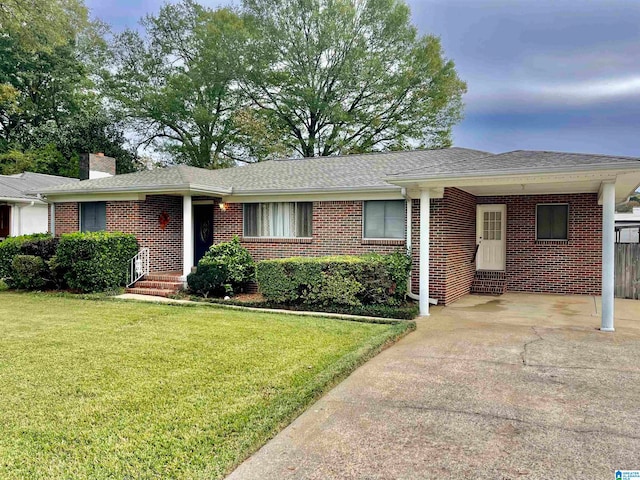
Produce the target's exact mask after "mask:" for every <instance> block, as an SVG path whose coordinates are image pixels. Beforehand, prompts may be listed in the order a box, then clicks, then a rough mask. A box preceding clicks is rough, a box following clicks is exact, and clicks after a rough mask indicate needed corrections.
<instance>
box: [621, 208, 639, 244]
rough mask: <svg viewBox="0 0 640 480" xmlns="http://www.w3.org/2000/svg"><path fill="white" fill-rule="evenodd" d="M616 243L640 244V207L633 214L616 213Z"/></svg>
mask: <svg viewBox="0 0 640 480" xmlns="http://www.w3.org/2000/svg"><path fill="white" fill-rule="evenodd" d="M616 242H617V243H640V207H633V211H632V212H628V213H616Z"/></svg>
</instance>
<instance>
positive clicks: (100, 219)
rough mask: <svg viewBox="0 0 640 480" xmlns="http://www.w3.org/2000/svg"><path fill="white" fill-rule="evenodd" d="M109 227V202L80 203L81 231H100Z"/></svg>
mask: <svg viewBox="0 0 640 480" xmlns="http://www.w3.org/2000/svg"><path fill="white" fill-rule="evenodd" d="M106 229H107V204H106V203H105V202H86V203H81V204H80V231H82V232H100V231H102V230H106Z"/></svg>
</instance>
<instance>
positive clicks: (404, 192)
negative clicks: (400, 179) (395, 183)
mask: <svg viewBox="0 0 640 480" xmlns="http://www.w3.org/2000/svg"><path fill="white" fill-rule="evenodd" d="M402 196H403V198H404V200H405V203H406V205H407V221H406V225H407V254H408V255H409V256H411V249H412V245H413V243H412V241H411V210H412V208H413V200H412V199H411V198H409V197H408V196H407V189H406V188H403V189H402ZM411 261H412V263H413V257H412V256H411ZM412 270H413V269H412ZM407 297H409V298H410V299H412V300H415V301H416V302H419V301H420V295H416V294H415V293H413V290H412V286H411V272H409V278H408V279H407ZM429 303H431V304H432V305H437V304H438V300H437V299H435V298H430V299H429Z"/></svg>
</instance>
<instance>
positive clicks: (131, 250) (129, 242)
mask: <svg viewBox="0 0 640 480" xmlns="http://www.w3.org/2000/svg"><path fill="white" fill-rule="evenodd" d="M136 253H138V241H137V240H136V237H135V236H134V235H130V234H124V233H107V232H88V233H80V232H78V233H68V234H65V235H62V236H61V237H60V242H59V243H58V248H57V250H56V255H55V257H54V258H53V259H52V263H54V264H55V269H56V271H57V272H58V275H60V272H64V273H63V278H64V280H65V281H66V283H67V285H68V286H69V287H70V288H71V289H73V290H79V291H82V292H104V291H106V290H113V289H115V288H118V287H120V286H123V285H124V284H125V283H126V279H127V269H128V267H129V260H131V258H133V256H135V255H136Z"/></svg>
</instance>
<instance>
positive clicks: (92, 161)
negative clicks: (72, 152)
mask: <svg viewBox="0 0 640 480" xmlns="http://www.w3.org/2000/svg"><path fill="white" fill-rule="evenodd" d="M115 174H116V159H115V158H112V157H106V156H105V155H104V153H82V154H80V180H92V179H94V178H103V177H112V176H114V175H115Z"/></svg>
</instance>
